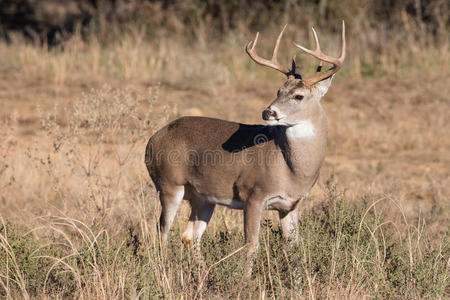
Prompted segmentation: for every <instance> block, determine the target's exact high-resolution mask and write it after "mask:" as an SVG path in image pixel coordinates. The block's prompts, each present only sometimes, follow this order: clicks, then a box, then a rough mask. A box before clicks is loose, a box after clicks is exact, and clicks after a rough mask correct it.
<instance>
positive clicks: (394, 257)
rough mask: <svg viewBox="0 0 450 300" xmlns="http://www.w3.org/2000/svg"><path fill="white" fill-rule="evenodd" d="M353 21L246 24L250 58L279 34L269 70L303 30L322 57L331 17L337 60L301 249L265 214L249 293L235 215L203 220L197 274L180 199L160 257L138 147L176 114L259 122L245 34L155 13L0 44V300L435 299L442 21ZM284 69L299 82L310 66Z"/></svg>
mask: <svg viewBox="0 0 450 300" xmlns="http://www.w3.org/2000/svg"><path fill="white" fill-rule="evenodd" d="M369 9H370V7H366V8H365V9H359V10H355V11H350V12H346V13H342V15H339V14H338V17H336V18H335V21H336V22H334V21H333V22H334V23H335V24H334V25H330V24H325V25H324V24H317V23H316V22H314V20H313V19H307V18H306V19H302V20H296V19H291V18H290V17H289V16H287V17H286V18H284V19H283V18H280V22H271V23H270V24H269V25H267V26H265V27H263V28H261V36H260V42H259V45H258V47H260V48H259V49H261V50H259V52H261V53H263V54H264V55H268V53H269V52H270V50H269V49H271V47H272V46H273V43H274V40H275V37H276V34H277V32H278V31H279V30H280V29H281V27H282V24H284V23H287V22H289V23H290V26H289V27H288V30H287V34H286V36H285V40H284V41H283V44H282V46H281V50H280V58H281V60H282V61H283V62H285V63H287V62H288V58H289V57H292V55H293V54H294V53H295V52H294V47H293V46H292V45H291V43H290V42H291V41H292V40H295V41H297V42H299V43H301V44H304V45H306V46H308V45H311V38H312V37H311V35H310V31H309V27H310V25H314V26H315V27H316V29H317V30H318V33H319V38H321V41H322V43H323V48H324V49H326V51H328V52H330V53H331V54H336V53H335V52H336V51H337V49H338V47H339V42H338V40H339V36H338V34H337V32H338V30H336V29H338V28H339V19H340V18H343V17H344V18H345V19H346V22H347V31H348V35H347V40H348V55H347V60H346V62H345V64H344V68H343V69H342V71H340V72H339V73H338V75H337V76H336V77H335V79H334V83H333V85H332V87H331V88H330V90H329V93H328V94H327V95H326V96H325V98H324V99H323V106H324V108H325V110H326V111H327V114H328V118H329V141H328V154H327V157H326V161H325V164H324V166H323V168H322V172H321V176H320V178H319V180H318V182H317V184H316V185H315V187H314V188H313V190H312V192H311V194H310V196H309V198H308V199H307V200H306V201H305V202H304V203H303V204H302V206H301V217H300V225H299V226H300V228H299V229H300V234H301V237H302V238H301V242H300V243H299V245H297V246H289V245H286V243H285V242H284V241H283V240H282V239H281V233H280V231H279V229H278V221H277V215H276V214H274V213H273V212H266V213H265V214H264V222H263V230H262V233H261V236H260V243H261V245H260V250H259V252H258V257H257V260H256V263H255V267H254V270H253V274H252V278H251V279H250V280H245V279H244V277H243V274H244V272H243V271H244V266H245V249H244V248H242V246H243V245H244V239H243V230H242V229H243V228H242V227H243V226H242V223H243V222H242V220H243V218H242V211H235V210H228V209H225V208H222V207H218V208H216V211H215V213H214V216H213V218H212V221H211V223H210V224H209V226H208V229H207V231H206V233H205V235H204V239H203V242H202V254H203V256H204V260H205V262H206V267H204V266H200V265H199V264H198V263H197V260H196V259H195V257H196V255H197V254H196V253H195V251H193V250H192V249H186V248H185V247H184V246H183V245H182V243H181V241H180V235H181V231H182V230H183V228H184V226H185V223H186V222H187V218H188V213H189V207H188V205H187V204H185V203H184V204H183V206H182V208H181V209H180V211H179V213H178V216H177V218H176V221H175V225H174V228H173V230H172V231H171V236H170V243H169V247H168V249H165V250H164V249H161V248H160V244H159V241H158V239H157V232H156V223H157V219H158V217H159V210H160V204H159V200H158V199H157V197H156V193H155V190H154V188H153V186H152V185H151V181H150V179H149V176H148V173H147V171H146V168H145V165H144V148H145V144H146V142H147V140H148V138H149V137H150V136H151V135H152V134H153V133H154V132H155V131H156V130H157V129H158V128H160V127H162V126H163V125H164V124H166V123H167V122H169V121H170V120H173V119H175V118H177V117H179V116H183V115H203V116H209V117H217V118H224V119H228V120H233V121H238V122H244V123H262V120H261V111H262V110H263V109H264V108H265V107H266V106H267V105H268V104H269V103H270V102H271V101H272V100H273V99H274V98H275V96H276V90H277V88H278V87H279V86H281V85H282V84H283V82H284V78H283V77H281V75H279V74H277V72H274V71H271V70H265V69H264V68H262V67H259V66H257V65H255V64H254V63H252V62H251V60H250V59H249V58H248V57H247V55H246V54H245V52H244V46H245V45H246V43H247V42H248V41H249V40H251V39H252V38H253V37H254V33H255V32H253V31H252V30H251V29H249V28H250V26H249V27H246V25H248V24H246V23H245V22H244V21H243V22H242V23H240V25H234V28H228V29H227V30H226V31H224V32H223V33H221V34H218V33H217V32H211V29H210V27H211V26H209V25H210V24H209V23H208V22H207V21H202V22H200V21H198V20H197V21H198V22H197V21H196V22H197V23H196V24H197V26H195V27H188V28H183V23H180V22H181V21H177V19H175V20H174V18H170V17H171V16H173V15H171V12H164V14H166V15H164V16H166V17H167V20H169V21H168V22H169V23H170V24H169V29H170V30H169V29H167V28H162V27H157V29H155V30H153V31H152V30H149V29H148V27H145V26H138V25H135V26H127V27H124V26H120V25H118V24H112V25H111V27H110V28H109V27H108V24H105V23H102V22H100V21H99V23H97V26H98V27H95V28H94V29H93V30H92V31H89V32H90V33H88V34H85V33H83V32H82V31H81V30H80V32H75V33H74V34H72V35H70V37H69V38H67V39H65V40H64V41H63V42H61V43H60V44H58V45H46V44H45V43H43V44H40V43H37V42H30V41H28V40H25V39H24V38H23V36H22V35H20V34H11V36H10V40H9V42H5V41H0V138H1V142H0V297H2V298H7V299H18V298H52V299H54V298H84V299H113V298H120V299H122V298H127V299H128V298H144V299H155V298H169V299H197V298H207V299H220V298H227V297H231V298H249V297H250V298H251V299H254V298H255V299H266V298H294V299H297V298H311V299H316V298H352V299H353V298H355V299H360V298H382V299H384V298H395V299H414V298H441V299H444V298H448V297H450V286H449V284H448V282H449V281H450V239H449V234H450V231H449V225H450V199H449V194H450V168H449V166H450V150H449V149H450V135H449V134H448V124H449V121H450V99H449V95H450V72H449V70H450V65H449V56H450V53H449V40H448V22H447V23H446V21H445V20H447V21H448V11H447V13H445V12H444V13H442V12H441V13H442V15H443V16H444V23H443V24H444V25H442V24H441V25H439V26H441V27H439V26H437V27H435V28H434V29H433V30H431V29H430V28H428V27H427V25H426V24H423V23H420V22H416V20H414V19H413V18H411V17H410V16H408V15H407V14H404V15H400V16H399V19H398V20H399V21H398V22H399V24H397V25H398V27H396V30H395V32H394V33H392V32H390V31H389V30H388V29H386V28H384V29H383V26H381V25H380V26H378V27H377V26H375V25H373V24H372V23H370V22H369V21H367V22H366V21H365V20H364V18H363V16H364V14H365V13H368V12H369ZM172 13H174V12H172ZM439 16H440V15H439ZM445 17H446V18H447V19H445ZM161 18H163V17H161ZM154 22H157V21H154ZM161 22H162V21H161ZM177 22H178V23H177ZM330 22H331V21H330ZM194 23H195V22H194ZM442 26H443V27H442ZM436 28H437V29H436ZM108 31H111V32H113V33H114V34H115V35H114V36H115V38H113V37H111V36H110V35H107V34H106V32H108ZM431 33H432V34H431ZM106 36H107V37H108V38H107V39H106V38H105V37H106ZM297 59H298V60H299V62H300V63H301V66H302V69H304V70H305V73H306V74H311V73H312V71H313V70H314V65H315V64H316V62H315V61H313V60H312V59H310V58H309V57H307V56H303V55H302V56H301V57H298V58H297Z"/></svg>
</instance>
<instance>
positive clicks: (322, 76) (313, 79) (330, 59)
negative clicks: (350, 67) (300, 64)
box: [294, 20, 345, 86]
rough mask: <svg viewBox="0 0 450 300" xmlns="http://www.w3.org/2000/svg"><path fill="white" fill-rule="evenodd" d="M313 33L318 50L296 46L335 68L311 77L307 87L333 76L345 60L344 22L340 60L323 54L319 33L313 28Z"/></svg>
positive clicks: (343, 25)
mask: <svg viewBox="0 0 450 300" xmlns="http://www.w3.org/2000/svg"><path fill="white" fill-rule="evenodd" d="M312 31H313V34H314V39H315V41H316V50H314V51H312V50H309V49H306V48H305V47H302V46H300V45H298V44H296V43H294V45H295V46H297V47H298V48H300V49H301V50H303V51H304V52H306V53H308V54H310V55H312V56H314V57H315V58H317V59H319V60H320V61H325V62H327V63H330V64H332V65H333V67H332V68H331V69H329V70H327V71H325V72H321V73H320V72H318V73H316V74H315V75H314V76H313V77H311V78H309V79H307V80H304V84H305V85H306V86H312V85H313V84H315V83H317V82H319V81H321V80H323V79H325V78H328V77H330V76H332V75H333V74H335V73H336V72H337V71H339V69H340V68H341V66H342V63H343V62H344V60H345V23H344V20H342V49H341V56H340V57H339V58H335V57H331V56H328V55H326V54H325V53H323V52H322V50H321V49H320V44H319V39H318V38H317V33H316V31H315V30H314V28H312Z"/></svg>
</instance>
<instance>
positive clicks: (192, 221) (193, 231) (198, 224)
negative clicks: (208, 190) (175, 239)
mask: <svg viewBox="0 0 450 300" xmlns="http://www.w3.org/2000/svg"><path fill="white" fill-rule="evenodd" d="M189 202H190V204H191V215H190V216H189V221H188V224H187V226H186V229H185V230H184V232H183V234H182V236H181V240H182V241H183V243H184V244H185V245H186V246H189V245H190V244H192V243H193V244H195V245H197V246H198V245H200V240H201V237H202V235H203V233H204V232H205V230H206V226H208V223H209V220H210V219H211V216H212V214H213V212H214V208H215V204H213V203H209V202H207V201H204V200H203V199H200V198H197V197H192V198H191V199H190V201H189Z"/></svg>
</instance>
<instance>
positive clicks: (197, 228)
mask: <svg viewBox="0 0 450 300" xmlns="http://www.w3.org/2000/svg"><path fill="white" fill-rule="evenodd" d="M286 26H287V25H285V26H284V28H283V30H282V31H281V33H280V34H279V35H278V38H277V40H276V43H275V48H274V50H273V54H272V58H271V59H270V60H268V59H264V58H262V57H260V56H259V55H258V54H257V53H256V51H255V47H256V45H257V42H258V36H259V32H258V33H257V34H256V37H255V39H254V41H250V42H249V43H248V44H247V46H246V47H245V50H246V52H247V54H248V55H249V56H250V58H251V59H252V60H253V61H254V62H256V63H257V64H260V65H262V66H266V67H269V68H272V69H275V70H277V71H279V72H281V73H283V74H284V75H285V76H287V80H286V82H285V83H284V84H283V85H282V86H281V87H280V88H279V90H278V92H277V96H276V98H275V100H274V101H273V102H272V103H271V104H270V105H269V106H268V107H267V108H266V109H264V110H263V112H262V119H263V120H264V121H265V123H266V124H265V125H258V124H256V125H251V124H243V123H236V122H231V121H227V120H221V119H215V118H208V117H192V116H185V117H181V118H179V119H176V120H174V121H172V122H171V123H169V124H168V125H166V126H165V127H163V128H162V129H160V130H159V131H157V132H156V133H155V134H154V135H153V136H152V137H151V138H150V140H149V142H148V144H147V146H146V150H145V164H146V166H147V169H148V172H149V174H150V177H151V179H152V181H153V183H154V186H155V188H156V190H157V192H158V195H159V200H160V202H161V215H160V218H159V234H160V239H161V243H162V244H165V243H167V236H168V232H169V230H170V228H171V225H172V223H173V221H174V218H175V215H176V213H177V210H178V208H179V206H180V204H181V203H182V200H183V199H184V200H187V201H188V202H189V204H190V207H191V213H190V216H189V221H188V224H187V227H186V229H185V230H184V232H183V233H182V236H181V239H182V241H183V242H184V243H185V244H186V245H190V244H192V243H194V244H198V245H199V244H200V240H201V237H202V235H203V233H204V232H205V229H206V227H207V225H208V223H209V221H210V219H211V216H212V214H213V212H214V208H215V206H216V205H224V206H227V207H229V208H232V209H241V210H243V214H244V235H245V243H246V244H245V245H247V246H248V253H249V255H251V254H252V253H255V251H256V250H257V248H258V243H259V232H260V223H261V219H262V213H263V211H264V210H275V211H278V214H279V218H280V226H281V231H282V236H283V238H285V239H286V240H297V239H298V228H297V227H298V218H299V215H298V211H299V209H298V207H299V204H300V203H301V202H302V200H304V199H305V198H306V197H307V196H308V194H309V192H310V190H311V188H312V187H313V186H314V184H315V183H316V181H317V179H318V177H319V173H320V169H321V166H322V164H323V162H324V159H325V155H326V149H327V135H328V123H327V116H326V114H325V111H324V109H323V107H322V105H321V99H322V97H323V96H324V95H325V94H326V93H327V91H328V89H329V87H330V85H331V81H332V79H333V77H334V75H335V74H336V72H338V71H339V70H340V68H341V67H342V64H343V62H344V60H345V52H346V42H345V23H344V21H342V48H341V54H340V56H339V57H338V58H335V57H332V56H329V55H326V54H325V53H323V52H322V50H321V48H320V44H319V39H318V37H317V33H316V31H315V30H314V28H312V32H313V36H314V40H315V44H316V49H315V50H310V49H307V48H305V47H303V46H301V45H298V44H296V43H295V42H294V43H293V44H294V45H295V46H296V47H297V48H299V49H300V50H302V51H303V52H305V53H307V54H309V55H311V56H313V57H314V58H316V59H318V60H319V66H318V68H317V70H316V73H315V74H314V75H312V76H311V77H310V78H308V79H303V78H302V76H301V74H300V72H299V69H298V68H297V67H296V66H295V56H294V58H293V59H292V68H291V69H289V68H287V67H285V66H283V65H281V64H280V63H279V62H278V58H277V56H278V49H279V46H280V41H281V38H282V36H283V33H284V31H285V29H286ZM323 62H326V63H329V64H331V65H332V67H331V68H329V69H328V70H326V71H322V64H323Z"/></svg>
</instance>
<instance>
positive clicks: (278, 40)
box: [272, 24, 287, 63]
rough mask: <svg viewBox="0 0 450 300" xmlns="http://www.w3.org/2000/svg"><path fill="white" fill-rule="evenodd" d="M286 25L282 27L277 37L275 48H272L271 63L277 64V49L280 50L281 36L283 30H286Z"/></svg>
mask: <svg viewBox="0 0 450 300" xmlns="http://www.w3.org/2000/svg"><path fill="white" fill-rule="evenodd" d="M286 27H287V24H286V25H284V27H283V30H281V32H280V34H279V35H278V37H277V42H276V43H275V48H273V53H272V61H273V62H276V63H278V59H277V56H278V48H280V41H281V37H282V36H283V33H284V30H285V29H286Z"/></svg>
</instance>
